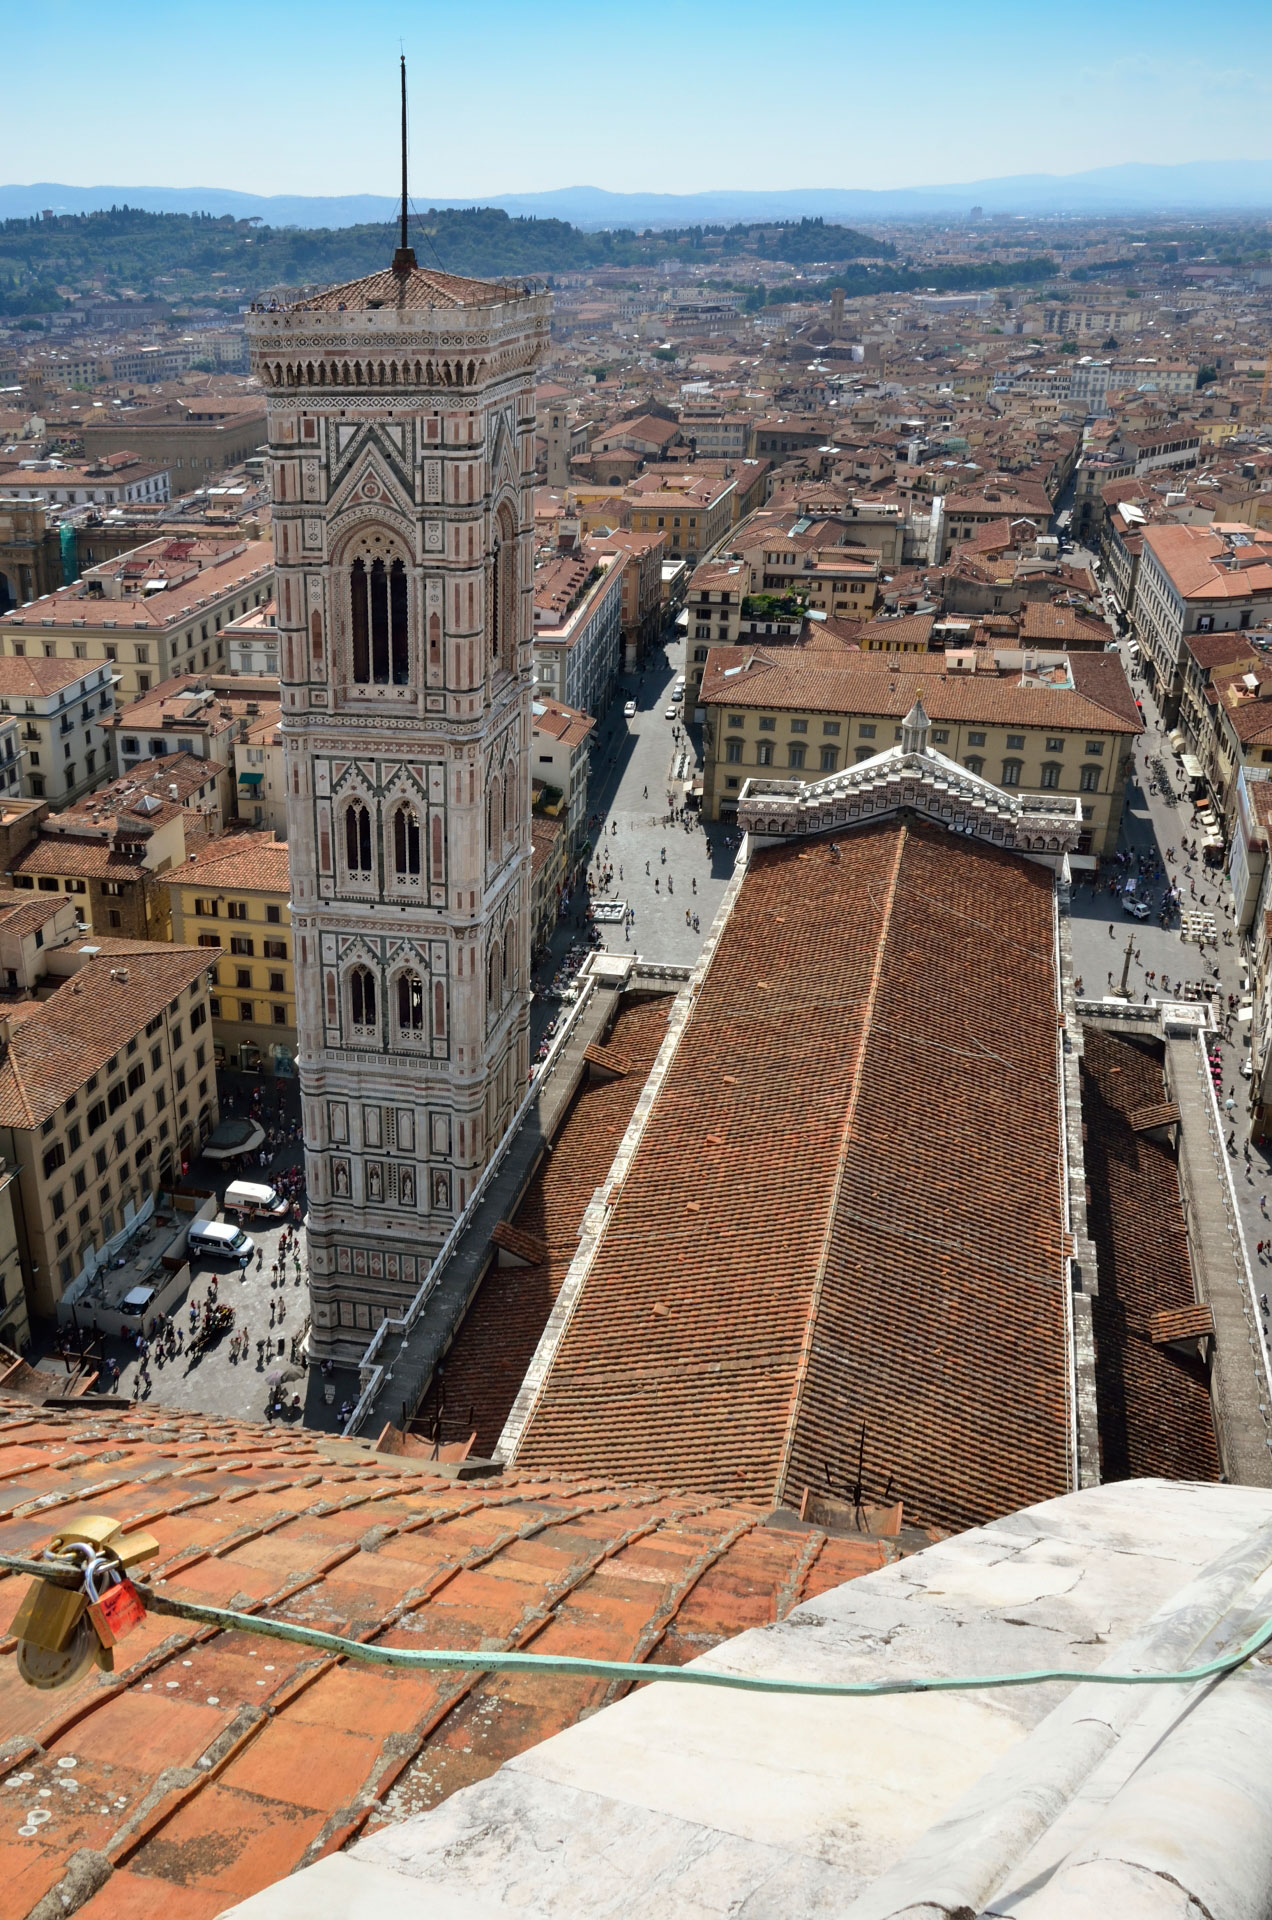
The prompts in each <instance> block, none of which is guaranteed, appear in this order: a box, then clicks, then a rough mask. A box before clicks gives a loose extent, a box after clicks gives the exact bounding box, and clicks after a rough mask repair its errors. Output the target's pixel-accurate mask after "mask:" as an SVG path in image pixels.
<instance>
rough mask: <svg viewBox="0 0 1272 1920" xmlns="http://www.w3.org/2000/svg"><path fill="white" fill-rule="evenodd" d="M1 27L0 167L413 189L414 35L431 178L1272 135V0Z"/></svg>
mask: <svg viewBox="0 0 1272 1920" xmlns="http://www.w3.org/2000/svg"><path fill="white" fill-rule="evenodd" d="M0 29H2V31H3V39H2V41H0V44H3V46H4V49H5V64H6V68H7V71H8V74H9V84H8V85H7V86H6V88H5V95H6V98H5V114H4V122H5V135H6V138H5V158H4V160H3V162H0V178H3V180H4V181H6V182H17V181H22V182H25V181H34V180H55V181H62V182H66V183H69V184H72V185H90V184H96V183H98V182H109V183H112V184H121V185H156V186H190V185H215V186H223V187H236V188H240V189H243V190H246V191H249V192H256V193H352V192H386V193H392V192H393V191H394V184H395V153H394V143H395V135H396V126H395V108H396V96H395V88H396V61H397V54H398V50H399V45H402V46H404V47H405V51H406V55H407V59H408V62H409V65H410V79H411V93H412V141H411V146H412V193H413V197H414V198H416V199H417V201H420V202H425V203H426V202H427V199H428V197H429V196H430V195H437V196H438V197H447V198H453V197H456V196H461V195H464V194H467V193H472V194H494V193H509V192H532V191H541V190H544V189H547V188H551V187H560V186H571V185H575V184H581V183H586V184H588V185H592V186H602V187H609V188H612V189H617V190H636V189H646V190H654V191H663V192H689V191H694V190H702V189H707V188H712V187H750V188H760V187H796V186H799V187H809V186H838V187H850V186H861V187H892V186H915V185H926V184H935V183H939V182H943V181H961V180H970V179H978V178H989V177H993V176H996V175H1001V174H1008V173H1026V172H1047V173H1069V172H1075V171H1078V170H1079V169H1083V168H1086V167H1091V166H1101V165H1109V164H1115V163H1117V162H1119V161H1126V160H1140V161H1165V162H1169V161H1177V160H1199V159H1224V158H1228V157H1234V158H1241V159H1264V158H1272V111H1270V109H1272V59H1270V58H1269V56H1270V55H1272V7H1270V6H1269V5H1268V4H1267V0H1257V4H1251V0H1232V4H1230V5H1228V6H1226V7H1225V8H1224V9H1223V10H1222V13H1221V14H1217V15H1211V14H1208V13H1206V12H1203V13H1201V14H1199V13H1198V12H1197V10H1196V8H1195V6H1191V5H1190V6H1185V5H1184V4H1183V0H1151V3H1150V0H1116V3H1115V4H1109V3H1108V0H1105V3H1104V4H1099V5H1096V4H1092V0H1069V4H1068V5H1067V6H1065V7H1063V8H1054V9H1040V8H1037V7H1022V6H1020V5H1019V4H1018V0H1012V3H1011V4H1007V0H971V4H970V5H967V4H965V5H962V6H958V5H953V4H950V3H949V0H943V3H942V4H937V0H899V3H898V4H893V5H891V6H881V5H880V4H879V0H869V4H861V3H860V0H801V4H800V5H799V6H789V5H786V6H783V5H777V6H775V5H773V4H771V0H762V3H760V4H757V0H728V3H727V4H725V3H724V0H698V4H696V5H695V4H679V3H673V0H642V3H641V4H637V5H634V6H626V7H616V6H612V5H605V4H599V5H598V4H593V5H584V4H582V3H581V0H548V4H546V5H535V4H533V0H482V3H481V4H479V5H469V6H461V5H457V4H455V0H449V4H447V5H444V6H443V5H438V4H432V3H430V4H419V3H418V0H397V4H385V0H340V4H336V3H335V0H303V4H302V3H301V0H212V4H211V5H207V4H204V5H199V6H193V5H190V4H189V3H188V0H164V4H155V0H125V4H124V5H123V6H122V7H106V6H103V5H102V4H101V0H26V3H25V4H18V0H0ZM15 79H17V85H14V84H13V81H14V80H15Z"/></svg>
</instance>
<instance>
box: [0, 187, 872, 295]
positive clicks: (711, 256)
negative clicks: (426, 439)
mask: <svg viewBox="0 0 1272 1920" xmlns="http://www.w3.org/2000/svg"><path fill="white" fill-rule="evenodd" d="M411 239H412V243H413V245H414V246H415V249H416V252H417V253H418V255H419V257H420V260H421V262H422V263H424V264H427V265H430V266H440V267H442V268H443V269H444V270H445V271H446V272H448V273H460V274H474V275H478V276H491V277H499V276H501V275H505V274H508V275H544V276H551V275H552V274H557V273H568V272H578V271H581V270H586V269H588V268H599V267H628V266H630V267H642V266H643V267H649V266H651V265H656V264H657V263H659V262H661V261H663V260H667V259H678V260H681V261H683V262H684V263H685V264H686V265H693V266H703V267H708V268H710V267H711V266H713V265H715V264H717V263H718V264H721V265H723V264H725V263H730V264H732V263H738V262H740V261H742V260H743V259H745V258H746V257H747V256H748V255H749V256H751V257H753V258H756V259H763V260H766V261H783V262H787V263H789V264H790V265H792V266H802V265H804V264H805V263H807V262H809V261H816V262H820V263H823V264H826V265H831V264H833V263H835V262H838V261H841V260H843V261H848V260H856V259H866V258H880V257H882V258H887V257H890V256H891V254H892V252H893V249H892V248H891V247H890V246H889V245H888V244H887V242H886V241H879V240H875V239H872V238H871V236H870V235H869V234H864V233H857V232H855V231H854V229H853V228H851V227H839V226H835V225H833V224H831V225H827V224H826V223H825V222H824V221H821V220H801V221H797V222H791V223H789V224H782V223H773V224H769V225H764V226H749V227H720V228H704V227H686V228H684V229H681V230H679V231H671V232H665V231H659V232H650V233H644V234H637V233H624V232H615V233H585V232H583V231H582V229H580V228H578V227H572V226H570V225H569V224H568V223H567V222H566V221H564V220H526V219H510V218H509V216H508V215H507V214H506V213H504V212H502V211H501V210H500V209H499V208H497V207H472V208H458V209H455V208H448V209H444V210H440V211H430V212H429V213H428V214H426V215H424V216H422V217H420V218H413V219H412V221H411ZM395 242H396V234H395V230H394V228H393V227H392V226H387V225H380V224H376V225H374V226H360V227H339V228H334V229H324V228H304V227H265V226H259V225H257V224H256V223H255V222H253V221H248V220H235V219H233V218H232V216H230V215H228V214H226V215H224V216H223V217H221V218H219V219H214V218H212V217H211V216H210V215H201V214H176V213H142V212H139V211H138V210H137V209H136V208H130V207H111V208H109V209H108V210H107V211H105V212H102V213H90V214H62V215H57V216H54V217H53V218H51V219H33V220H6V221H4V222H3V223H2V224H0V313H4V314H8V315H11V316H12V315H17V314H40V313H50V312H53V311H55V310H56V309H57V308H58V307H60V306H62V305H64V304H65V302H66V301H67V299H68V298H69V299H82V298H83V297H85V296H86V295H89V294H95V295H98V296H104V297H107V298H109V297H110V296H112V295H115V294H118V293H121V292H124V291H127V292H129V293H132V294H138V295H143V296H146V297H149V298H156V299H162V300H166V301H168V302H171V303H172V304H174V305H177V306H180V305H181V304H183V303H185V302H187V301H189V300H192V299H197V300H199V301H200V302H201V303H204V304H207V303H209V302H210V303H212V304H223V305H225V306H227V307H231V306H232V307H237V306H239V305H241V304H242V302H243V301H244V300H245V299H247V298H250V297H252V296H254V295H256V294H259V293H267V292H269V291H271V290H272V289H276V288H280V287H288V288H291V287H299V286H307V285H312V284H315V283H323V284H330V283H331V282H333V281H339V280H349V279H353V278H355V277H356V276H357V275H358V274H362V273H370V272H372V271H374V269H375V268H377V267H381V266H383V265H384V264H385V263H386V262H387V261H388V259H389V258H390V257H391V255H392V251H393V247H394V245H395Z"/></svg>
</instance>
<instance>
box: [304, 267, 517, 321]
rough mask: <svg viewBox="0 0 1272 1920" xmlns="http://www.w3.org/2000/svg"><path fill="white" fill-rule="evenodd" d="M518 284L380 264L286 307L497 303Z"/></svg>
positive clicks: (351, 309)
mask: <svg viewBox="0 0 1272 1920" xmlns="http://www.w3.org/2000/svg"><path fill="white" fill-rule="evenodd" d="M520 295H521V289H520V288H519V287H515V286H514V287H505V286H500V285H497V284H496V283H495V282H494V281H493V280H469V279H465V278H464V277H463V276H462V275H460V274H455V273H434V272H432V271H431V270H430V269H429V268H427V267H412V268H411V271H410V272H409V273H407V274H397V273H394V271H393V269H392V268H391V267H382V268H381V269H380V271H379V273H368V274H365V275H364V276H363V278H362V279H361V280H345V281H344V282H342V284H341V285H340V286H338V287H324V289H323V291H322V292H321V293H311V294H307V295H306V297H305V298H304V299H303V300H298V301H296V302H294V303H293V305H292V306H291V307H289V308H288V309H287V311H288V312H290V313H295V312H297V311H298V310H300V309H305V308H308V309H312V310H317V311H318V312H323V313H334V312H336V311H338V310H339V309H340V308H341V307H345V308H347V309H348V310H349V312H351V313H353V312H360V311H362V310H364V309H365V308H367V307H398V306H402V307H497V306H502V305H503V304H504V302H505V301H508V300H516V299H518V298H520Z"/></svg>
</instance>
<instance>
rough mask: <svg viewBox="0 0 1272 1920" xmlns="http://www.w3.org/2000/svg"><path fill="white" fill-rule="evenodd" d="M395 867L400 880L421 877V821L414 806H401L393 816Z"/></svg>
mask: <svg viewBox="0 0 1272 1920" xmlns="http://www.w3.org/2000/svg"><path fill="white" fill-rule="evenodd" d="M393 867H394V871H395V872H396V874H397V876H398V878H399V880H406V879H417V878H418V877H419V871H420V823H419V820H418V819H417V817H416V814H415V810H414V808H413V807H407V806H401V807H399V808H398V810H397V812H396V813H395V814H394V816H393Z"/></svg>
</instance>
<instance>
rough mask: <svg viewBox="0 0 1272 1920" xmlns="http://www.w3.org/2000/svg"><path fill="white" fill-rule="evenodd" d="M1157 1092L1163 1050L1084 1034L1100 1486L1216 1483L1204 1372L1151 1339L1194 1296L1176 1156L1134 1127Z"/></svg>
mask: <svg viewBox="0 0 1272 1920" xmlns="http://www.w3.org/2000/svg"><path fill="white" fill-rule="evenodd" d="M1163 1095H1164V1087H1163V1081H1162V1050H1161V1047H1160V1046H1159V1045H1156V1044H1155V1043H1150V1042H1148V1041H1140V1040H1130V1039H1124V1038H1122V1037H1121V1036H1120V1035H1115V1034H1109V1033H1103V1032H1101V1031H1100V1029H1099V1028H1097V1027H1088V1028H1087V1030H1086V1034H1085V1037H1084V1042H1083V1055H1082V1119H1083V1122H1084V1124H1085V1128H1086V1172H1087V1186H1088V1188H1089V1191H1090V1195H1091V1199H1090V1205H1089V1208H1088V1212H1087V1223H1088V1226H1089V1227H1090V1230H1091V1235H1092V1238H1093V1239H1094V1241H1095V1246H1096V1258H1097V1262H1098V1269H1099V1276H1100V1290H1099V1292H1098V1293H1097V1294H1096V1296H1095V1298H1094V1300H1093V1301H1092V1303H1091V1310H1092V1319H1093V1321H1094V1328H1095V1377H1096V1389H1097V1397H1098V1403H1099V1431H1100V1472H1101V1477H1102V1478H1103V1479H1105V1480H1126V1479H1131V1478H1136V1479H1137V1478H1139V1477H1141V1476H1143V1475H1149V1476H1155V1477H1157V1478H1161V1479H1167V1480H1217V1479H1218V1478H1219V1454H1218V1448H1217V1445H1216V1441H1215V1429H1214V1420H1213V1417H1212V1414H1211V1404H1210V1392H1209V1389H1208V1387H1207V1384H1206V1368H1205V1366H1204V1364H1203V1362H1202V1361H1201V1360H1200V1359H1198V1358H1197V1357H1196V1356H1194V1355H1191V1354H1186V1353H1176V1352H1174V1351H1173V1350H1172V1349H1171V1348H1169V1347H1167V1346H1164V1345H1157V1344H1155V1342H1154V1332H1155V1327H1154V1322H1155V1321H1156V1320H1157V1319H1158V1317H1159V1316H1162V1315H1166V1314H1170V1313H1172V1312H1177V1311H1179V1310H1181V1309H1190V1308H1192V1307H1193V1306H1194V1304H1195V1302H1196V1298H1197V1295H1196V1289H1195V1288H1194V1285H1193V1275H1192V1264H1191V1261H1190V1260H1189V1257H1188V1235H1187V1232H1186V1230H1185V1227H1184V1216H1183V1210H1182V1208H1181V1206H1180V1200H1179V1174H1178V1170H1177V1167H1176V1161H1175V1155H1174V1153H1173V1151H1172V1150H1171V1148H1170V1146H1169V1145H1168V1144H1167V1143H1166V1142H1164V1141H1162V1140H1160V1139H1155V1138H1154V1137H1153V1135H1152V1134H1151V1133H1147V1132H1145V1131H1142V1130H1141V1115H1142V1114H1143V1113H1144V1112H1148V1113H1149V1114H1152V1113H1153V1112H1154V1111H1156V1112H1158V1113H1161V1112H1163V1104H1162V1103H1163ZM1165 1112H1166V1113H1167V1114H1170V1113H1171V1110H1170V1109H1165ZM1173 1117H1176V1118H1177V1117H1178V1115H1177V1113H1176V1114H1174V1115H1173ZM1194 1331H1195V1328H1194Z"/></svg>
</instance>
